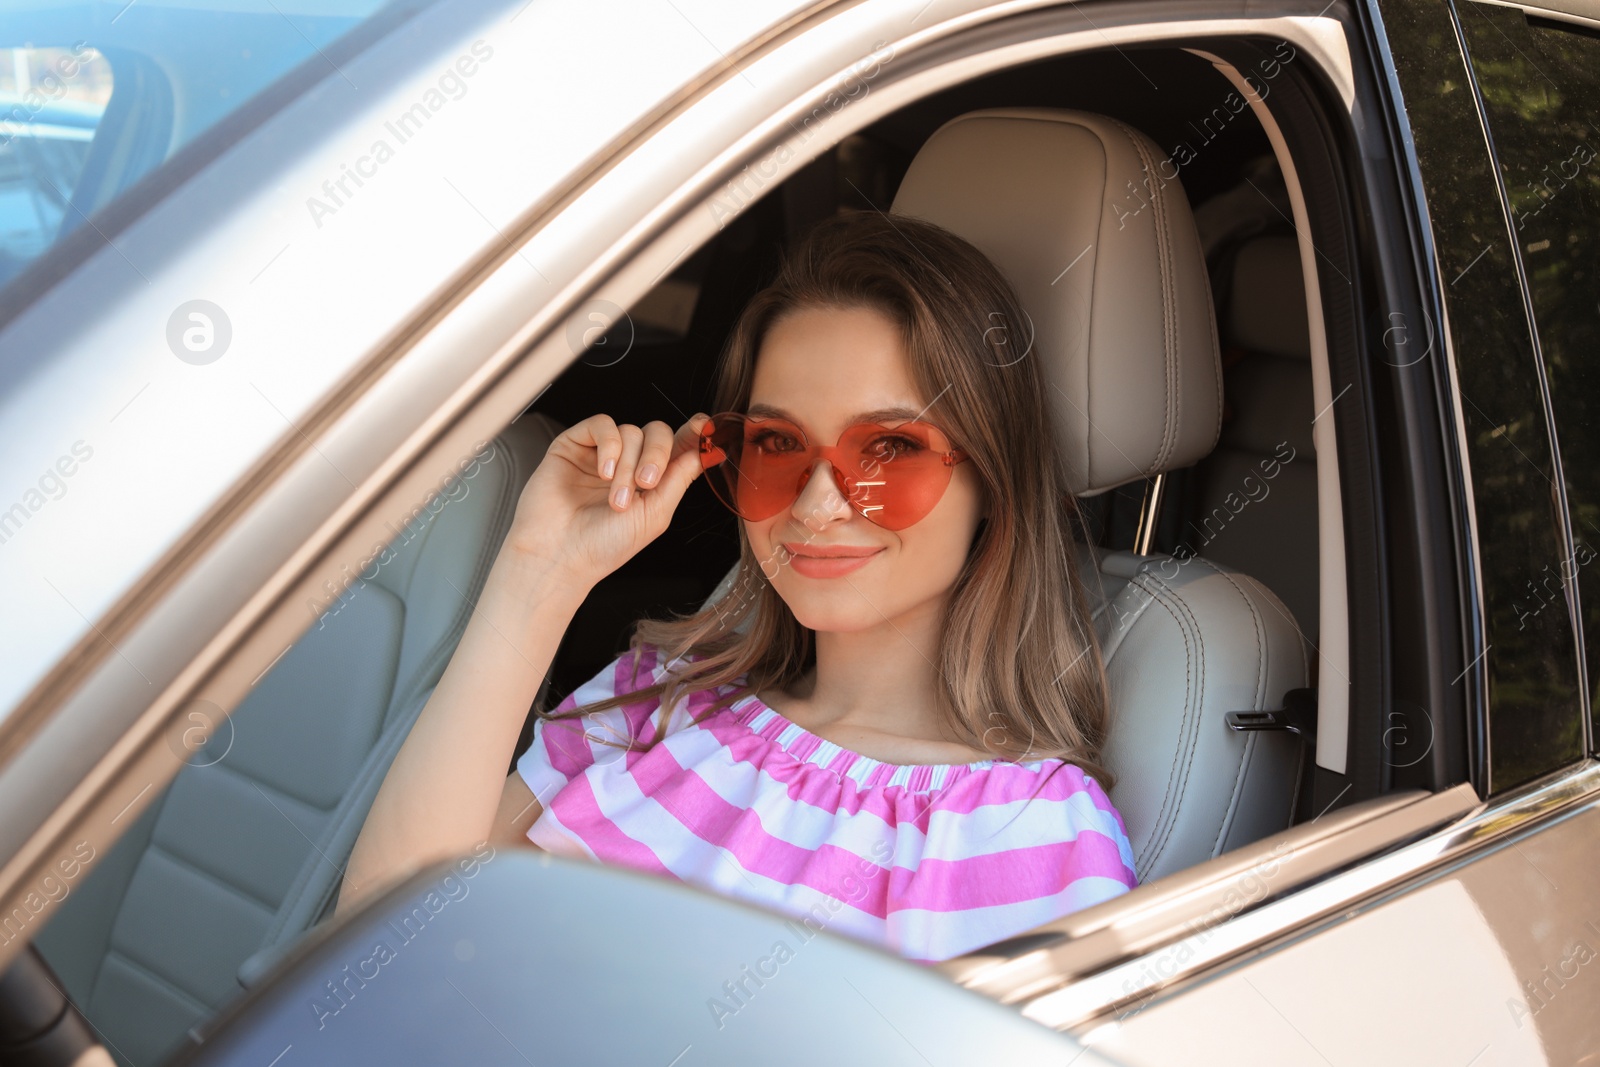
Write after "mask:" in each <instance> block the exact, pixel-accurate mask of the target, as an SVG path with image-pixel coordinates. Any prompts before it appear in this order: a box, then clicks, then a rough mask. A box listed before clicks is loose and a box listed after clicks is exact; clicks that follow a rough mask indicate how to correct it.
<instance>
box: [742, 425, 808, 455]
mask: <svg viewBox="0 0 1600 1067" xmlns="http://www.w3.org/2000/svg"><path fill="white" fill-rule="evenodd" d="M796 444H797V442H796V441H795V439H794V438H793V437H790V436H789V435H788V434H784V433H777V432H776V431H773V430H762V431H761V432H759V433H756V434H754V435H752V436H751V438H750V447H751V448H755V449H759V450H760V451H762V452H766V453H768V454H769V455H777V454H779V453H783V452H791V451H793V450H794V448H795V447H796Z"/></svg>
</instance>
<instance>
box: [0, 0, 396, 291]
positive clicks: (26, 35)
mask: <svg viewBox="0 0 1600 1067" xmlns="http://www.w3.org/2000/svg"><path fill="white" fill-rule="evenodd" d="M401 6H404V7H405V8H407V9H414V8H415V7H417V6H419V5H418V4H417V3H414V2H413V3H405V4H403V5H401V4H391V5H388V7H387V8H386V7H385V5H384V3H383V2H382V0H176V2H174V0H114V2H93V0H89V2H72V0H53V2H52V0H31V2H30V0H20V2H19V0H10V2H8V3H6V4H5V6H4V8H3V9H0V306H4V305H6V304H8V303H10V302H11V301H10V300H8V299H7V298H8V297H16V296H18V293H16V292H15V291H14V290H15V289H16V287H17V285H18V284H19V282H20V279H22V278H23V277H24V276H25V274H26V272H27V270H28V268H29V267H30V265H32V264H34V263H36V262H37V261H39V260H40V259H42V258H43V257H45V256H46V254H47V253H49V252H50V250H51V249H52V248H55V247H57V246H59V245H61V243H62V242H63V240H64V239H65V238H66V237H67V236H68V235H70V234H72V233H73V232H74V231H76V230H78V229H80V228H82V227H85V226H88V227H93V228H94V229H95V230H97V231H99V236H100V237H102V238H104V239H105V240H107V241H110V240H112V238H113V236H114V233H115V230H116V229H117V228H118V227H117V226H116V225H115V224H114V223H113V222H111V221H110V220H108V219H107V217H106V216H107V209H108V207H110V206H111V205H113V204H115V203H117V202H118V200H119V198H121V197H123V195H124V193H125V192H126V190H128V189H129V188H130V187H132V186H133V185H134V184H135V183H137V182H139V181H140V180H141V179H142V178H144V177H145V176H146V175H148V174H150V173H151V172H153V171H156V170H158V169H159V168H161V167H162V166H163V164H165V163H166V162H167V161H168V160H170V159H171V158H172V157H173V156H174V155H175V154H177V153H178V151H179V150H181V149H182V148H184V146H186V145H188V144H190V143H191V142H193V141H194V140H195V139H196V138H199V137H200V136H201V135H202V134H205V133H206V132H207V131H208V130H212V129H214V128H216V127H218V126H219V125H220V124H222V123H223V122H224V120H226V119H228V118H229V117H230V116H232V115H234V114H235V113H236V112H239V111H240V110H241V109H242V108H243V107H244V105H246V104H247V103H250V102H251V101H252V100H254V99H259V98H260V97H261V95H262V90H264V89H266V88H267V87H268V86H270V85H272V84H273V83H275V82H279V81H280V80H283V79H284V77H285V75H287V74H288V73H289V72H290V71H294V70H295V69H296V68H298V67H300V66H301V65H302V64H305V69H304V70H302V71H300V72H299V78H298V80H300V81H301V82H302V85H301V87H302V88H303V87H304V86H305V85H309V84H312V83H313V82H315V81H317V80H319V79H320V78H322V77H330V76H331V77H340V76H341V75H340V73H339V69H338V63H337V60H338V58H340V57H342V56H344V55H347V54H348V53H349V52H350V51H351V49H349V48H342V49H341V48H340V47H338V44H339V43H346V44H348V43H350V42H348V41H346V42H340V38H342V37H344V36H345V35H346V34H348V33H349V32H350V31H351V30H352V29H353V28H354V27H356V26H358V25H360V24H361V23H363V22H366V21H369V20H371V21H374V22H376V21H378V20H375V19H373V16H374V15H376V14H378V13H379V11H380V10H388V11H393V10H394V9H396V8H398V7H401ZM282 102H283V101H281V100H280V101H278V104H279V106H281V103H282ZM257 121H259V116H258V118H257ZM221 146H222V145H221V143H219V146H218V147H219V150H220V147H221Z"/></svg>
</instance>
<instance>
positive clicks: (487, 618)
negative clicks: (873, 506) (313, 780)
mask: <svg viewBox="0 0 1600 1067" xmlns="http://www.w3.org/2000/svg"><path fill="white" fill-rule="evenodd" d="M708 418H709V416H707V415H705V414H704V413H699V414H696V415H695V416H694V417H693V418H691V419H689V421H688V422H686V423H685V424H684V425H683V426H682V427H681V428H680V429H679V430H678V431H677V433H674V432H673V430H672V427H670V426H668V425H667V424H666V423H664V422H651V423H647V424H646V425H645V426H644V427H642V428H641V427H638V426H633V425H627V424H625V425H622V426H618V425H617V424H616V423H615V422H614V421H612V419H611V417H610V416H609V415H594V416H591V417H589V418H587V419H585V420H583V421H582V422H580V423H577V424H576V425H574V426H571V427H569V428H568V429H566V430H564V431H562V432H561V433H560V434H558V435H557V436H556V438H555V440H554V441H552V442H551V443H550V447H549V449H548V450H547V451H546V453H545V456H544V459H543V460H541V461H540V463H539V466H538V468H537V469H536V470H535V471H534V472H533V475H532V477H530V478H529V479H528V483H527V485H525V486H524V487H523V489H522V495H521V497H520V498H519V499H518V501H517V509H516V514H515V515H514V516H513V517H512V520H511V528H510V530H509V531H508V532H507V534H506V538H505V542H504V543H503V544H502V545H501V546H500V552H499V554H498V555H497V556H496V557H495V562H494V566H493V567H491V568H490V570H489V576H488V578H487V580H486V581H485V582H484V587H483V593H482V595H480V596H479V598H478V603H477V606H476V608H474V610H473V613H472V618H471V619H470V620H469V621H468V623H467V627H466V630H465V632H464V633H463V634H462V635H461V641H460V643H459V644H458V645H457V646H456V650H455V653H454V654H453V655H452V656H451V658H450V663H449V665H448V666H446V668H445V671H444V674H443V676H442V677H441V678H440V679H439V684H438V685H437V686H436V687H435V688H434V691H433V694H432V695H431V696H430V697H429V698H428V702H427V704H426V705H425V706H424V707H423V709H422V713H421V714H420V715H419V716H418V717H417V721H416V724H415V725H413V726H412V728H411V733H410V735H409V736H408V737H407V738H406V740H405V743H404V744H403V745H401V746H400V751H399V752H398V753H396V755H395V758H394V763H393V764H391V765H390V767H389V772H388V774H387V775H386V776H385V777H384V779H383V785H382V786H380V787H379V789H378V794H377V796H376V797H374V798H373V801H372V810H371V811H369V812H368V813H367V821H366V823H365V824H364V825H363V826H362V828H361V834H360V836H358V837H357V838H356V843H355V847H354V849H352V851H351V853H350V862H349V864H348V865H347V866H346V868H345V871H344V883H343V885H342V886H341V888H340V893H339V903H338V906H337V908H336V909H335V914H343V913H345V912H348V911H350V910H351V909H352V908H353V907H355V905H356V903H357V902H358V901H360V900H361V899H362V898H364V897H365V896H367V895H368V894H369V893H372V892H374V891H376V890H377V889H380V888H382V887H383V886H385V885H387V884H388V883H390V882H392V881H394V880H395V879H396V878H397V877H399V876H401V875H404V874H408V873H409V872H411V871H412V870H414V869H416V868H417V867H419V866H421V865H423V864H426V863H429V862H431V861H433V860H436V859H441V858H443V857H445V856H449V855H455V854H458V853H462V852H467V851H470V850H471V849H472V847H473V846H475V845H477V844H479V843H480V842H483V841H487V840H494V841H503V840H507V838H506V837H505V836H504V835H506V834H508V833H509V832H510V831H511V830H512V829H514V828H515V827H516V826H518V825H520V826H521V828H522V830H523V831H524V832H525V831H526V830H527V827H528V826H529V825H531V824H532V821H533V819H534V818H537V817H538V815H539V811H540V808H539V804H538V802H537V801H535V800H534V799H533V795H532V792H531V791H529V790H528V789H527V786H526V785H523V784H522V782H521V780H520V778H518V776H517V774H515V773H514V772H513V773H512V775H511V776H510V778H506V777H504V775H505V771H506V767H507V765H509V764H510V762H511V757H512V754H513V753H514V752H515V751H516V746H517V738H518V736H519V735H520V734H521V732H522V725H523V723H524V722H525V721H526V719H527V717H528V709H529V708H530V707H532V705H533V701H534V697H535V696H536V695H537V694H538V691H539V685H540V683H541V682H542V681H543V680H544V677H545V675H546V673H548V671H549V669H550V663H551V661H552V660H554V659H555V654H556V649H557V647H559V645H560V644H561V637H562V635H563V634H565V633H566V630H567V626H568V625H569V624H570V623H571V622H572V617H573V615H574V614H576V613H577V610H578V607H579V606H580V605H581V604H582V603H583V600H584V598H585V597H586V596H587V595H588V593H589V590H590V589H592V588H594V586H595V584H596V583H598V582H599V581H600V579H602V578H604V577H606V576H607V575H608V574H610V573H611V572H612V571H614V570H616V569H617V568H618V567H620V566H622V564H624V563H626V562H627V561H628V560H630V559H632V558H633V557H634V556H635V555H636V554H638V552H639V550H640V549H641V548H643V547H644V546H645V545H647V544H649V543H650V542H651V541H653V540H655V539H656V538H657V537H658V536H660V534H661V532H662V531H663V530H665V529H666V528H667V525H668V523H670V522H671V520H672V515H673V512H674V511H675V510H676V509H677V506H678V502H679V501H680V500H681V499H683V494H684V492H685V491H686V490H687V489H688V488H689V483H690V482H692V481H694V479H695V478H697V477H698V476H699V475H700V472H701V467H700V458H699V449H698V446H697V442H698V438H699V431H700V427H701V426H703V425H704V424H705V421H706V420H707V419H708ZM513 779H516V780H515V781H513ZM519 787H520V790H521V791H520V792H519ZM519 802H520V803H519ZM513 806H514V810H511V811H508V812H502V809H503V808H511V807H513ZM497 812H501V814H499V815H497Z"/></svg>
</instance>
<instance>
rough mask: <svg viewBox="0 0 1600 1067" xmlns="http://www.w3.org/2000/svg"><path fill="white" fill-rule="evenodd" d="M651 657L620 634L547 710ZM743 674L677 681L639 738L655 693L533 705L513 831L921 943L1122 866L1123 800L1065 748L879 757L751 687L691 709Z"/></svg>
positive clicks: (652, 676) (959, 942)
mask: <svg viewBox="0 0 1600 1067" xmlns="http://www.w3.org/2000/svg"><path fill="white" fill-rule="evenodd" d="M696 659H698V657H697V656H690V657H689V659H688V662H693V661H695V660H696ZM658 660H659V649H658V648H656V646H654V645H651V644H646V645H645V646H644V648H643V655H642V657H641V659H640V662H639V668H640V673H639V675H637V676H631V675H630V671H629V668H630V666H631V663H632V653H631V652H625V653H623V654H622V655H621V656H619V657H618V658H617V659H616V660H614V661H612V663H611V664H610V665H609V666H607V667H606V668H605V669H604V670H602V671H601V672H600V673H599V674H598V675H596V676H595V677H594V678H592V679H591V680H589V681H588V682H585V683H584V684H583V685H581V686H579V687H578V688H577V689H576V690H574V691H573V692H572V693H571V694H570V695H568V696H567V698H566V699H565V700H563V701H562V702H561V704H560V705H559V706H558V707H557V709H556V710H557V711H564V710H570V709H572V708H575V707H577V706H578V705H579V704H583V703H589V702H591V701H595V700H601V699H604V698H606V697H608V696H611V695H612V694H613V693H617V692H622V693H629V692H634V691H637V690H639V689H642V688H644V687H646V686H649V685H652V684H654V683H655V682H657V681H660V680H663V679H664V678H665V677H666V672H667V670H669V669H671V667H672V666H673V664H665V665H663V664H660V663H659V662H658ZM746 680H747V679H746V678H743V677H741V678H740V679H738V680H737V682H735V683H729V684H728V685H726V686H724V687H722V688H720V689H706V690H702V691H700V692H697V693H693V694H690V695H689V696H688V697H687V699H684V700H680V701H679V702H678V704H677V706H676V707H674V708H673V711H672V715H671V717H670V719H669V722H668V726H667V730H666V736H665V738H664V739H662V740H661V741H660V742H657V743H655V744H653V745H652V744H651V743H652V741H654V739H655V736H656V733H657V728H656V719H657V718H659V714H658V712H659V707H660V701H659V699H657V698H651V699H647V700H642V701H640V702H639V703H637V704H625V705H623V706H622V707H620V708H608V709H605V710H603V711H599V712H591V713H589V714H588V715H586V716H583V717H581V718H572V719H565V720H555V721H547V720H545V719H543V718H540V719H538V720H536V721H535V724H534V731H533V744H532V745H531V746H530V747H529V749H528V750H527V752H525V753H523V755H522V756H521V758H519V759H518V760H517V771H518V773H520V774H521V775H522V777H523V780H524V781H526V782H527V783H528V787H529V788H530V789H532V790H533V793H534V796H535V797H537V798H538V800H539V802H540V803H541V804H542V805H543V809H544V810H543V812H542V813H541V814H540V816H539V818H538V819H537V820H536V821H535V822H534V824H533V825H532V826H531V827H530V828H529V830H528V839H529V840H530V841H532V842H533V843H534V844H536V845H538V846H539V847H540V848H543V849H546V850H548V851H550V852H555V853H560V854H563V855H568V856H574V857H580V858H588V859H593V860H597V861H600V862H604V863H612V864H617V865H620V866H626V867H632V868H635V869H638V870H642V871H647V872H652V873H656V874H660V875H664V876H666V877H669V878H675V879H678V880H681V881H684V882H688V883H690V884H692V885H695V886H699V887H701V888H703V889H708V890H711V891H713V892H717V893H721V894H723V895H725V896H731V897H736V898H738V899H741V900H746V901H750V902H752V903H755V904H758V905H762V906H765V907H766V908H768V909H770V910H773V911H777V912H779V913H782V914H786V915H789V916H791V917H792V918H795V919H799V920H800V921H801V922H802V923H803V924H804V925H805V926H806V927H808V928H809V929H811V930H817V929H827V930H831V931H833V932H834V933H838V934H842V935H844V936H847V937H853V938H856V939H858V940H862V941H866V942H869V943H872V944H875V945H878V946H881V947H884V948H887V949H889V950H891V951H893V952H896V953H898V954H900V955H902V956H904V957H906V958H908V959H910V960H913V961H915V962H919V963H931V962H934V961H937V960H946V959H950V958H951V957H954V956H959V955H961V954H963V953H965V952H970V951H973V950H974V949H978V948H981V947H983V946H984V945H988V944H992V943H994V942H996V941H999V940H1002V939H1004V938H1006V937H1010V936H1012V935H1014V934H1018V933H1022V932H1023V931H1026V930H1029V929H1032V928H1033V927H1035V926H1038V925H1040V924H1041V923H1046V922H1049V921H1051V920H1052V919H1056V918H1059V917H1060V916H1062V915H1066V914H1068V913H1069V912H1073V911H1077V910H1078V909H1080V908H1084V907H1088V906H1089V905H1091V904H1098V903H1100V902H1101V901H1103V900H1108V899H1110V898H1111V897H1114V896H1117V895H1118V894H1120V893H1125V892H1127V891H1128V890H1129V889H1130V888H1132V887H1133V886H1134V885H1136V884H1137V879H1136V876H1135V874H1134V866H1133V849H1132V846H1131V845H1130V844H1129V842H1128V835H1127V830H1126V828H1125V827H1124V826H1123V823H1122V816H1121V815H1120V814H1118V812H1117V810H1116V809H1115V808H1114V807H1113V806H1112V804H1111V801H1110V800H1109V799H1108V798H1107V797H1106V794H1105V792H1104V791H1103V790H1102V789H1101V788H1100V785H1099V783H1097V782H1096V781H1095V780H1094V779H1093V778H1091V777H1088V776H1086V775H1085V774H1084V773H1083V771H1082V770H1081V769H1080V768H1078V767H1077V766H1075V765H1073V764H1071V763H1067V762H1066V761H1064V760H1060V759H1044V760H1036V761H1033V762H1029V763H1008V762H1005V761H997V760H984V761H981V762H977V763H964V764H914V765H903V764H893V763H885V762H883V761H881V760H876V759H872V758H870V757H868V756H863V755H860V754H859V753H856V752H851V751H849V750H847V749H843V748H840V747H839V746H838V745H836V744H834V743H832V742H831V741H826V740H823V739H822V738H821V737H818V736H817V735H816V734H813V733H811V732H810V731H808V730H805V729H803V728H802V727H800V726H798V725H796V724H795V723H793V722H790V721H789V720H788V719H786V718H784V716H782V715H781V714H779V713H778V712H777V711H776V710H774V709H773V708H770V707H768V706H767V705H766V704H764V703H762V702H761V700H760V699H758V698H757V697H756V696H755V695H754V694H750V695H747V696H745V697H743V698H741V699H739V700H737V701H735V702H734V704H733V705H732V706H731V707H729V708H725V709H723V710H722V711H720V712H718V713H717V714H716V715H713V716H711V717H710V718H708V719H706V720H705V721H703V722H701V723H698V724H694V725H691V724H690V723H689V719H690V717H691V716H693V715H696V714H699V713H701V712H703V711H704V710H705V709H706V708H707V707H709V706H710V705H711V704H712V703H714V702H715V701H716V699H717V698H718V697H720V696H722V695H723V694H725V693H727V692H730V691H732V690H734V689H737V688H738V687H739V684H740V683H743V682H745V681H746ZM602 739H605V740H610V741H612V742H613V743H614V745H617V746H627V745H630V744H631V745H632V748H631V749H625V748H622V747H613V746H612V745H606V744H603V743H602ZM645 746H650V747H648V748H646V747H645ZM805 936H807V937H809V936H810V935H809V934H806V935H805Z"/></svg>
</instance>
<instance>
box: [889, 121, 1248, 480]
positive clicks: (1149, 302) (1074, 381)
mask: <svg viewBox="0 0 1600 1067" xmlns="http://www.w3.org/2000/svg"><path fill="white" fill-rule="evenodd" d="M892 210H893V211H894V212H896V213H898V214H904V215H915V216H919V217H921V218H924V219H927V220H929V221H930V222H934V223H937V224H938V225H940V226H943V227H944V228H945V229H947V230H950V231H951V232H952V233H955V234H956V235H958V236H960V237H963V238H965V239H966V240H967V241H970V242H971V243H972V244H973V245H975V246H977V247H978V248H979V249H980V250H981V251H982V252H983V253H984V254H985V255H987V256H988V257H989V258H990V259H991V260H993V261H994V263H995V265H996V266H998V267H999V268H1000V270H1001V271H1002V272H1003V273H1004V274H1005V275H1006V277H1007V278H1008V279H1009V280H1010V281H1011V284H1012V285H1013V286H1014V287H1015V289H1016V291H1017V295H1018V296H1019V297H1020V298H1021V300H1022V307H1023V310H1024V311H1025V312H1027V314H1028V316H1029V318H1030V319H1031V320H1032V326H1033V336H1032V338H1031V340H1032V344H1033V348H1032V354H1033V355H1034V356H1035V357H1036V358H1038V359H1041V360H1043V361H1044V369H1045V380H1046V382H1047V383H1049V385H1050V386H1051V388H1049V389H1048V393H1049V396H1050V401H1051V404H1052V406H1053V409H1054V412H1055V430H1056V435H1057V438H1058V441H1059V443H1060V446H1061V448H1062V450H1063V453H1064V454H1065V457H1066V460H1067V467H1068V470H1069V471H1070V472H1071V478H1072V485H1073V487H1074V490H1075V491H1076V492H1077V494H1078V495H1079V496H1093V495H1095V494H1097V493H1102V492H1105V491H1106V490H1108V489H1114V488H1115V487H1117V486H1119V485H1122V484H1124V483H1126V482H1130V481H1134V480H1136V479H1139V478H1144V477H1149V476H1153V475H1155V474H1157V473H1160V472H1162V471H1167V470H1173V469H1175V468H1178V467H1186V466H1188V465H1189V464H1191V463H1194V462H1196V461H1198V460H1200V459H1202V458H1203V457H1204V456H1206V455H1207V454H1208V453H1209V452H1210V451H1211V449H1212V448H1213V447H1214V446H1215V445H1216V443H1217V435H1218V432H1219V431H1220V429H1221V426H1222V364H1221V360H1220V359H1219V357H1218V351H1217V327H1216V321H1215V318H1214V315H1213V311H1212V304H1211V283H1210V280H1209V279H1208V278H1207V276H1206V265H1205V257H1204V255H1203V253H1202V251H1201V248H1200V240H1199V236H1198V234H1197V233H1196V231H1195V225H1194V217H1193V215H1192V214H1191V213H1190V210H1189V202H1188V199H1187V198H1186V197H1185V196H1184V193H1183V188H1182V186H1180V185H1179V183H1178V180H1177V171H1176V164H1174V163H1173V162H1172V161H1171V160H1170V159H1168V158H1166V156H1165V154H1164V153H1163V152H1162V151H1161V149H1160V148H1158V147H1157V146H1156V144H1155V142H1154V141H1152V140H1150V138H1148V137H1146V136H1145V135H1144V134H1142V133H1140V132H1139V131H1137V130H1135V129H1132V128H1131V127H1129V126H1127V125H1125V124H1124V123H1121V122H1118V121H1117V120H1116V119H1112V118H1108V117H1106V116H1104V115H1096V114H1091V113H1089V112H1085V111H1065V110H1058V109H1052V108H997V109H992V110H986V111H974V112H971V113H969V114H966V115H962V116H960V117H959V118H955V119H952V120H951V121H949V122H947V123H945V124H944V125H943V126H941V127H940V128H939V129H938V130H937V131H935V132H934V134H933V136H931V137H930V138H928V140H927V143H925V144H924V145H923V146H922V148H921V150H920V151H919V152H918V153H917V156H916V158H915V159H914V160H912V163H911V169H910V170H909V171H907V173H906V176H905V179H904V181H902V182H901V184H900V189H899V192H898V193H897V194H896V195H895V199H894V205H893V208H892ZM1026 328H1027V324H1023V325H1022V326H1021V327H1020V329H1022V330H1026Z"/></svg>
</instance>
